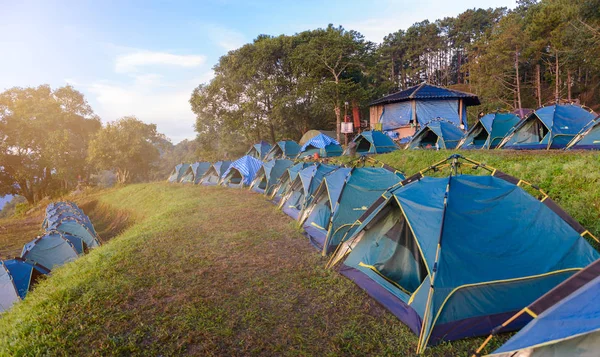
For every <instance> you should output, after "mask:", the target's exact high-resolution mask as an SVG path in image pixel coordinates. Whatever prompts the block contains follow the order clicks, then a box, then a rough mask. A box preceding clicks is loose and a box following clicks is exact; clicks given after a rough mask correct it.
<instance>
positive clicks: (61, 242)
mask: <svg viewBox="0 0 600 357" xmlns="http://www.w3.org/2000/svg"><path fill="white" fill-rule="evenodd" d="M80 254H81V253H79V252H78V251H77V248H76V247H75V246H74V245H73V244H72V243H71V241H70V240H69V239H67V238H66V237H64V236H63V235H62V233H60V232H58V231H55V230H53V231H48V232H46V233H45V234H44V235H43V236H40V237H37V238H36V239H34V240H33V241H31V242H29V243H27V244H25V246H24V247H23V251H22V252H21V258H23V259H25V260H28V261H31V262H34V263H36V264H39V265H41V266H43V267H45V268H47V269H49V270H52V269H54V268H55V267H58V266H61V265H63V264H65V263H68V262H71V261H74V260H75V259H77V257H78V256H79V255H80Z"/></svg>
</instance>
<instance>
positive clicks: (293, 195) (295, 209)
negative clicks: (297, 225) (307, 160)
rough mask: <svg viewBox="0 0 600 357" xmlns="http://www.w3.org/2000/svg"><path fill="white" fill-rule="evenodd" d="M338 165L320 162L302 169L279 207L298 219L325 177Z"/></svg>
mask: <svg viewBox="0 0 600 357" xmlns="http://www.w3.org/2000/svg"><path fill="white" fill-rule="evenodd" d="M338 167H339V166H335V165H327V164H320V163H319V164H316V165H311V166H308V167H306V168H304V169H302V170H300V171H299V172H298V175H297V176H296V178H295V179H294V181H293V182H292V183H291V185H290V186H289V189H288V191H287V192H286V193H285V195H284V196H283V197H282V198H281V202H280V203H279V207H280V208H281V209H282V210H283V212H285V213H286V214H287V215H288V216H290V217H292V218H293V219H298V217H299V216H300V213H301V212H302V210H304V208H305V207H306V205H307V204H309V203H310V201H311V197H312V194H313V193H314V192H315V190H316V189H317V188H318V187H319V185H320V184H321V181H322V180H323V177H324V176H325V175H327V174H329V173H330V172H332V171H334V170H335V169H337V168H338Z"/></svg>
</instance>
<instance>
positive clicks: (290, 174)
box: [269, 162, 316, 204]
mask: <svg viewBox="0 0 600 357" xmlns="http://www.w3.org/2000/svg"><path fill="white" fill-rule="evenodd" d="M312 165H316V164H315V163H313V162H299V163H297V164H294V165H292V166H290V167H289V168H288V169H287V170H285V171H284V172H283V174H282V175H281V177H279V180H278V181H277V184H276V185H275V187H274V188H273V192H272V193H271V195H270V196H269V199H271V200H272V201H273V202H274V203H276V204H277V203H279V201H280V200H281V197H282V196H283V195H285V193H286V192H287V191H288V189H289V188H290V186H291V184H292V182H294V180H295V179H296V176H298V172H300V170H302V169H305V168H307V167H308V166H312Z"/></svg>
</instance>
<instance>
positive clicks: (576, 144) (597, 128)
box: [567, 116, 600, 150]
mask: <svg viewBox="0 0 600 357" xmlns="http://www.w3.org/2000/svg"><path fill="white" fill-rule="evenodd" d="M567 148H568V149H569V150H600V116H598V117H597V118H596V119H594V120H593V121H591V122H590V123H589V124H588V125H586V126H585V127H584V128H583V129H581V131H580V132H579V134H577V135H576V136H575V137H574V138H573V140H571V142H570V143H569V145H567Z"/></svg>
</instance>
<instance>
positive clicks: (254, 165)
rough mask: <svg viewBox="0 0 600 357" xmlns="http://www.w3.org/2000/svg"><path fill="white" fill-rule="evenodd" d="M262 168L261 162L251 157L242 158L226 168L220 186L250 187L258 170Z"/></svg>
mask: <svg viewBox="0 0 600 357" xmlns="http://www.w3.org/2000/svg"><path fill="white" fill-rule="evenodd" d="M261 166H262V161H260V160H259V159H256V158H254V157H252V156H248V155H246V156H243V157H241V158H239V159H237V160H235V161H234V162H232V163H231V165H230V166H229V167H228V168H227V171H225V173H224V174H223V177H222V178H221V183H220V184H221V185H222V186H228V187H245V186H250V184H251V183H252V180H254V176H255V175H256V173H257V172H258V169H260V167H261Z"/></svg>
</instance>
